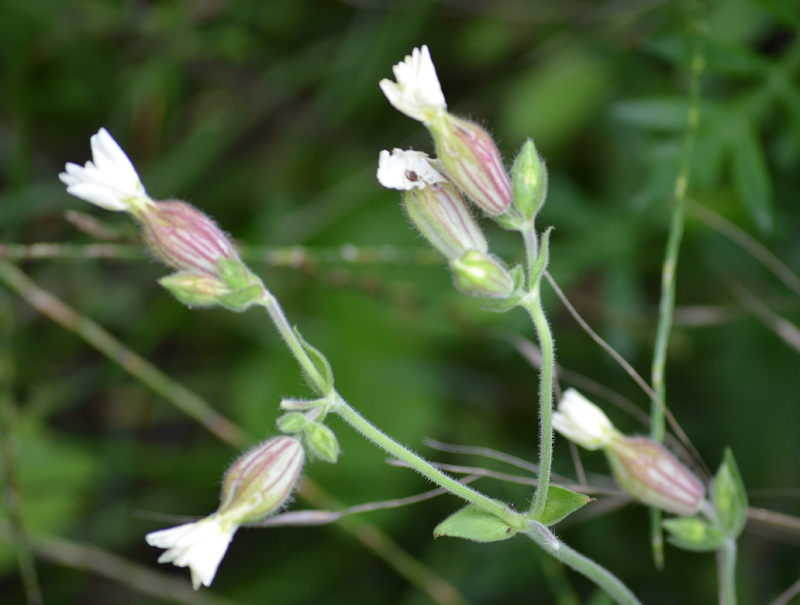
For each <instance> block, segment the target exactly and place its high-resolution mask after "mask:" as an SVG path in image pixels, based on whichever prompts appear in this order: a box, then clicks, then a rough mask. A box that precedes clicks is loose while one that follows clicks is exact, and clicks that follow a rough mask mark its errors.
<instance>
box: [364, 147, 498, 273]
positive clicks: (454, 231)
mask: <svg viewBox="0 0 800 605" xmlns="http://www.w3.org/2000/svg"><path fill="white" fill-rule="evenodd" d="M440 169H441V167H440V165H439V163H438V162H435V161H433V160H431V159H430V158H429V157H428V156H427V155H426V154H424V153H422V152H419V151H404V150H402V149H394V150H393V151H392V152H391V153H389V152H388V151H381V153H380V157H379V159H378V180H379V181H380V183H381V185H383V186H384V187H388V188H390V189H399V190H401V191H403V204H404V205H405V208H406V212H408V217H409V218H410V219H411V221H412V222H413V223H414V225H416V227H417V229H419V231H420V233H422V235H423V236H424V237H425V239H427V240H428V242H430V244H431V245H432V246H433V247H434V248H436V249H437V250H438V251H439V252H441V253H442V254H444V255H445V256H446V257H447V258H448V259H450V260H453V259H455V258H458V257H459V256H461V255H462V254H464V252H466V251H468V250H479V251H481V252H486V251H487V249H488V245H487V243H486V238H485V237H484V236H483V232H482V231H481V230H480V227H478V224H477V223H476V222H475V219H474V218H473V217H472V213H471V212H470V210H469V207H468V206H467V203H466V201H465V200H464V197H463V196H462V195H461V193H459V191H458V189H456V187H455V186H454V185H453V184H452V183H451V182H450V181H449V180H448V179H447V178H446V177H445V176H443V175H442V174H441V172H439V170H440Z"/></svg>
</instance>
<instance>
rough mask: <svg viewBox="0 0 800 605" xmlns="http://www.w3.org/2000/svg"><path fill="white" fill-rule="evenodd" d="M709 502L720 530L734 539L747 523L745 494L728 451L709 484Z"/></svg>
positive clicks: (731, 454)
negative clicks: (712, 506) (716, 516)
mask: <svg viewBox="0 0 800 605" xmlns="http://www.w3.org/2000/svg"><path fill="white" fill-rule="evenodd" d="M711 502H712V504H713V505H714V509H715V510H716V511H717V515H718V521H717V524H718V526H719V528H720V530H721V531H722V532H723V533H724V534H725V536H726V537H727V538H734V539H735V538H736V537H737V536H738V535H739V534H740V533H742V530H743V529H744V526H745V523H747V493H746V492H745V489H744V482H743V481H742V476H741V475H740V474H739V467H738V466H737V465H736V460H734V458H733V452H731V450H730V449H726V450H725V456H724V458H723V461H722V465H720V467H719V470H718V471H717V474H716V475H715V476H714V480H713V481H712V482H711Z"/></svg>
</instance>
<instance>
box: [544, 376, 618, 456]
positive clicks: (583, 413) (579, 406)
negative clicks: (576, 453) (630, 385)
mask: <svg viewBox="0 0 800 605" xmlns="http://www.w3.org/2000/svg"><path fill="white" fill-rule="evenodd" d="M553 428H554V429H555V430H557V431H558V432H559V433H561V434H562V435H564V437H566V438H567V439H569V440H570V441H573V442H575V443H577V444H578V445H580V446H582V447H585V448H586V449H590V450H596V449H598V448H602V447H605V446H606V445H607V444H608V442H609V440H610V439H611V436H612V435H613V434H614V431H615V429H614V426H613V425H612V424H611V421H610V420H609V419H608V417H607V416H606V415H605V414H604V413H603V412H602V410H601V409H600V408H598V407H597V406H596V405H595V404H593V403H592V402H591V401H589V400H588V399H586V397H584V396H583V395H581V394H580V393H578V391H576V390H575V389H567V390H566V391H565V392H564V395H563V396H562V398H561V401H560V402H559V404H558V411H557V412H555V413H554V414H553Z"/></svg>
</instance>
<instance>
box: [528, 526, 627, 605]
mask: <svg viewBox="0 0 800 605" xmlns="http://www.w3.org/2000/svg"><path fill="white" fill-rule="evenodd" d="M525 535H526V536H528V537H529V538H530V539H531V540H533V541H534V542H536V543H537V544H538V545H539V546H541V547H542V548H543V549H544V551H545V552H546V553H547V554H549V555H550V556H552V557H554V558H556V559H558V560H559V561H561V562H562V563H564V564H565V565H567V566H569V567H571V568H572V569H574V570H575V571H577V572H578V573H580V574H582V575H584V576H586V577H587V578H589V579H590V580H591V581H592V582H594V583H595V584H597V585H598V586H599V587H600V588H602V589H603V590H605V591H606V593H608V595H609V596H610V597H611V598H612V599H614V600H615V601H616V602H617V603H621V604H624V605H636V604H637V603H639V599H637V598H636V596H635V595H634V594H633V593H632V592H631V591H630V589H629V588H628V587H627V586H625V584H623V583H622V582H620V580H619V579H618V578H617V577H616V576H615V575H614V574H612V573H611V572H610V571H608V570H607V569H606V568H605V567H603V566H602V565H599V564H598V563H595V562H594V561H592V560H591V559H588V558H586V557H585V556H583V555H582V554H580V553H579V552H577V551H576V550H573V549H572V548H570V547H569V546H567V545H566V544H564V543H563V542H562V541H561V540H559V539H558V538H557V537H556V536H555V535H554V534H553V533H552V532H551V531H550V530H549V529H547V527H545V526H544V525H541V524H539V523H537V524H535V526H534V527H533V529H531V530H530V531H527V532H525Z"/></svg>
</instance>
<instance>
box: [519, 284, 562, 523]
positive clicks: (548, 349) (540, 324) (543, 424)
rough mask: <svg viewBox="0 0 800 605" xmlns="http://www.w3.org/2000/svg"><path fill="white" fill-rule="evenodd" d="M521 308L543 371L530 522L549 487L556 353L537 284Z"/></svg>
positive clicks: (539, 512)
mask: <svg viewBox="0 0 800 605" xmlns="http://www.w3.org/2000/svg"><path fill="white" fill-rule="evenodd" d="M522 305H523V306H524V307H525V310H526V311H528V313H529V314H530V316H531V320H532V321H533V325H534V326H535V327H536V335H537V337H538V338H539V348H540V349H541V353H542V369H541V373H540V376H539V483H538V485H537V486H536V493H535V494H534V496H533V503H532V504H531V508H530V516H531V518H533V519H538V518H540V516H541V514H542V513H543V512H544V507H545V504H546V503H547V488H548V485H549V484H550V468H551V466H552V463H553V421H552V416H553V379H554V368H555V363H556V353H555V345H554V343H553V334H552V333H551V332H550V324H548V322H547V317H546V316H545V314H544V308H543V307H542V299H541V296H540V290H539V285H538V284H537V285H536V286H535V288H534V289H533V291H532V292H531V293H530V295H529V296H526V297H525V299H524V301H523V303H522Z"/></svg>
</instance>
